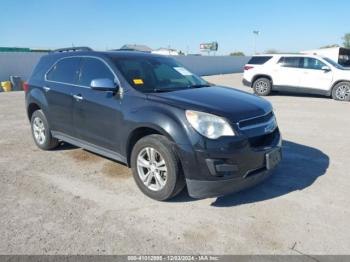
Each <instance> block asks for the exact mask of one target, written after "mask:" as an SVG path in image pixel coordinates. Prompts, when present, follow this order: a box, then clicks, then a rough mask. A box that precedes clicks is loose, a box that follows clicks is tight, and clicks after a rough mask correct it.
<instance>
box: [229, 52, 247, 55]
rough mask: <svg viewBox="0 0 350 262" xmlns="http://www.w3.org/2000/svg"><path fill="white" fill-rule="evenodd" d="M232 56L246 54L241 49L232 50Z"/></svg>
mask: <svg viewBox="0 0 350 262" xmlns="http://www.w3.org/2000/svg"><path fill="white" fill-rule="evenodd" d="M230 56H245V54H244V53H243V52H241V51H235V52H232V53H231V54H230Z"/></svg>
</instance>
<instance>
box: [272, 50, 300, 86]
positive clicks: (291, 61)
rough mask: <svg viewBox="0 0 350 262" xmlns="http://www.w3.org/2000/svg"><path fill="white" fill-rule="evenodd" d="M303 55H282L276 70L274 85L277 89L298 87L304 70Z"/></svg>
mask: <svg viewBox="0 0 350 262" xmlns="http://www.w3.org/2000/svg"><path fill="white" fill-rule="evenodd" d="M302 59H303V58H302V57H295V56H290V57H288V56H282V57H281V58H280V60H279V61H278V63H277V66H276V69H275V70H274V72H275V73H274V77H273V85H274V87H276V88H277V89H287V88H288V87H298V86H299V84H300V79H301V76H302V73H303V70H302V69H301V68H300V65H301V63H302Z"/></svg>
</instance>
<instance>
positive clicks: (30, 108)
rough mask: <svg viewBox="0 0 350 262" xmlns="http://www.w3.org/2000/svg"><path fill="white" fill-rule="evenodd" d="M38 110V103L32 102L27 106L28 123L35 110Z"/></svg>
mask: <svg viewBox="0 0 350 262" xmlns="http://www.w3.org/2000/svg"><path fill="white" fill-rule="evenodd" d="M40 109H41V107H40V105H38V103H36V102H32V103H30V104H29V105H28V107H27V116H28V119H29V121H30V120H31V119H32V115H33V113H34V112H35V111H37V110H40Z"/></svg>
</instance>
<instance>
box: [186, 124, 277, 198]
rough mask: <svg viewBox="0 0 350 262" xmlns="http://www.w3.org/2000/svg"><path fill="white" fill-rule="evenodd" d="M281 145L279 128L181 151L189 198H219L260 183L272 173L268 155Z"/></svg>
mask: <svg viewBox="0 0 350 262" xmlns="http://www.w3.org/2000/svg"><path fill="white" fill-rule="evenodd" d="M281 144H282V140H281V135H280V132H279V130H278V128H277V129H276V130H275V131H274V132H273V133H270V134H267V135H263V136H258V137H251V138H249V137H244V136H242V137H233V138H223V139H218V140H217V141H209V140H208V141H205V142H204V143H203V144H201V143H197V144H196V145H195V146H192V147H186V150H180V158H181V163H182V167H183V171H184V174H185V178H186V183H187V189H188V193H189V195H190V196H191V197H193V198H205V197H216V196H222V195H226V194H230V193H234V192H238V191H241V190H243V189H246V188H248V187H252V186H254V185H256V184H258V183H259V182H261V181H263V180H264V179H265V178H267V177H268V176H269V174H270V173H271V170H273V168H272V169H269V170H268V163H267V160H266V156H267V154H269V153H270V152H272V151H274V150H275V149H278V148H281Z"/></svg>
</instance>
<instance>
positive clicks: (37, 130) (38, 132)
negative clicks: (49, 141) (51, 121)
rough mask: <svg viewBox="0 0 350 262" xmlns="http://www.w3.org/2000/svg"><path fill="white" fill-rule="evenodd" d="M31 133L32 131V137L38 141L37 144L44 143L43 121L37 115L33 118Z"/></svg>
mask: <svg viewBox="0 0 350 262" xmlns="http://www.w3.org/2000/svg"><path fill="white" fill-rule="evenodd" d="M33 133H34V138H35V140H36V142H38V144H40V145H42V144H44V143H45V139H46V131H45V126H44V122H43V121H42V120H41V119H40V118H39V117H35V118H34V121H33Z"/></svg>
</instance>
